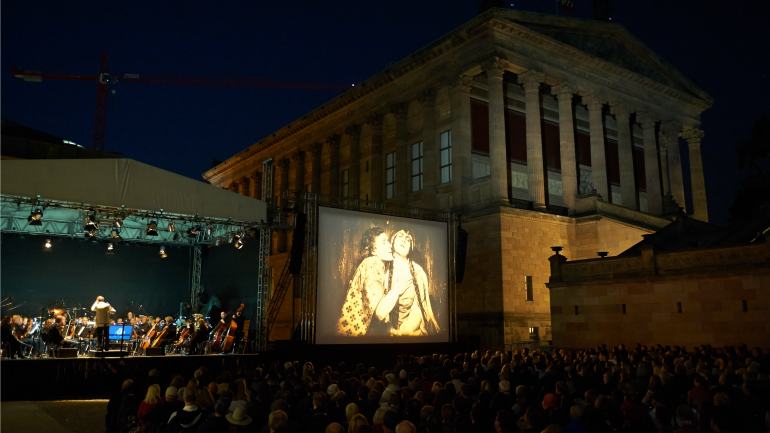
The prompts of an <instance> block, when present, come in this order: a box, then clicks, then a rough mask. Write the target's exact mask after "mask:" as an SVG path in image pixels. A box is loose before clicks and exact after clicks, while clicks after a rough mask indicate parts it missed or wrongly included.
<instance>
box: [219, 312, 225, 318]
mask: <svg viewBox="0 0 770 433" xmlns="http://www.w3.org/2000/svg"><path fill="white" fill-rule="evenodd" d="M219 315H220V316H222V318H223V319H224V318H225V316H227V313H226V312H224V311H222V312H221V313H219Z"/></svg>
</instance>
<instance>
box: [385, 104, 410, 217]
mask: <svg viewBox="0 0 770 433" xmlns="http://www.w3.org/2000/svg"><path fill="white" fill-rule="evenodd" d="M407 108H408V106H407V104H406V103H403V102H402V103H398V104H394V105H393V106H391V107H390V113H391V114H392V115H393V117H394V118H395V120H396V201H397V202H398V203H399V204H406V197H407V195H408V194H409V193H410V192H412V158H411V149H410V146H409V145H408V144H407V142H406V140H407V137H408V131H407V129H406V114H407Z"/></svg>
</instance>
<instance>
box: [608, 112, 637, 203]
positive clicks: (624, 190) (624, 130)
mask: <svg viewBox="0 0 770 433" xmlns="http://www.w3.org/2000/svg"><path fill="white" fill-rule="evenodd" d="M611 112H612V114H614V115H615V120H616V121H617V124H618V160H619V161H620V194H621V198H620V201H621V204H622V206H623V207H627V208H630V209H638V208H637V207H636V181H635V180H634V154H633V145H634V143H633V141H632V139H631V121H630V120H629V116H630V114H631V113H633V112H634V108H633V107H630V106H629V105H628V104H622V103H621V104H617V105H613V106H612V108H611Z"/></svg>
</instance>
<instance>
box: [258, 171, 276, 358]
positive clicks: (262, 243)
mask: <svg viewBox="0 0 770 433" xmlns="http://www.w3.org/2000/svg"><path fill="white" fill-rule="evenodd" d="M262 201H264V202H267V204H268V209H269V208H270V207H271V205H272V202H273V158H268V159H266V160H265V161H263V162H262ZM269 216H270V215H269V214H268V217H269ZM271 234H272V227H270V226H269V225H268V226H267V227H262V228H260V230H259V263H258V264H257V266H259V275H258V277H257V320H256V331H257V332H256V340H257V347H256V349H257V350H267V338H268V332H269V331H268V329H267V314H265V313H266V312H265V307H266V305H267V299H268V296H269V294H270V249H271V248H272V242H271Z"/></svg>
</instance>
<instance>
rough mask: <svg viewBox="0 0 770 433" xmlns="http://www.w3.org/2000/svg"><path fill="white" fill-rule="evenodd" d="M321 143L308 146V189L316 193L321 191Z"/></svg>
mask: <svg viewBox="0 0 770 433" xmlns="http://www.w3.org/2000/svg"><path fill="white" fill-rule="evenodd" d="M322 150H323V147H322V146H321V143H315V144H313V145H311V146H310V150H309V153H310V164H311V165H310V191H311V192H314V193H316V194H319V193H320V192H321V170H322V169H321V153H322Z"/></svg>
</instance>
